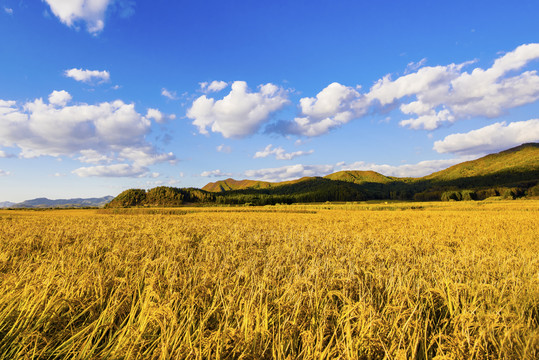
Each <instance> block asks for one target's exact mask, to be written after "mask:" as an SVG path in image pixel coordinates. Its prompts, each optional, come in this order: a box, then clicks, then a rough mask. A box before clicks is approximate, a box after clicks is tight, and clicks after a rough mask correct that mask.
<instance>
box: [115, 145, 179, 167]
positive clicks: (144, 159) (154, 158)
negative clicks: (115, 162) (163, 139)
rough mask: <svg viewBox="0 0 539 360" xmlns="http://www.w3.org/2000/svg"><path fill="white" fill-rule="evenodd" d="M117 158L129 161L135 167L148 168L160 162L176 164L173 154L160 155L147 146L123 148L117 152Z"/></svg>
mask: <svg viewBox="0 0 539 360" xmlns="http://www.w3.org/2000/svg"><path fill="white" fill-rule="evenodd" d="M118 158H119V159H120V160H124V159H125V160H130V161H132V162H133V164H134V165H136V166H150V165H154V164H157V163H162V162H169V163H171V164H173V163H175V162H176V156H174V154H173V153H171V152H169V153H167V154H160V153H158V152H157V151H156V150H155V149H154V148H153V147H152V146H149V145H148V146H143V147H125V148H123V149H122V150H121V151H120V152H119V154H118Z"/></svg>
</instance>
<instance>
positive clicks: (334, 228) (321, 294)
mask: <svg viewBox="0 0 539 360" xmlns="http://www.w3.org/2000/svg"><path fill="white" fill-rule="evenodd" d="M538 322H539V201H536V200H527V201H497V202H463V203H388V204H384V203H379V204H372V203H365V204H318V205H288V206H286V205H283V206H279V205H277V206H267V207H249V208H246V207H245V208H225V207H223V208H177V209H106V210H47V211H23V210H2V211H0V359H438V360H441V359H537V358H539V327H538Z"/></svg>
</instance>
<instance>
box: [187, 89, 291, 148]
mask: <svg viewBox="0 0 539 360" xmlns="http://www.w3.org/2000/svg"><path fill="white" fill-rule="evenodd" d="M288 102H289V101H288V99H287V93H286V91H285V90H284V89H282V88H280V87H278V86H276V85H273V84H265V85H260V86H259V87H258V91H257V92H251V91H249V89H248V88H247V83H246V82H244V81H235V82H234V83H233V84H232V89H231V91H230V93H229V94H228V95H226V96H225V97H224V98H223V99H221V100H215V99H213V98H208V97H206V95H202V96H200V97H199V98H198V99H196V100H195V101H194V102H193V104H192V105H191V108H189V110H188V111H187V117H188V118H190V119H193V125H195V126H197V127H198V129H199V132H200V133H202V134H207V133H208V130H207V128H208V127H210V129H211V131H213V132H219V133H221V134H222V135H223V136H224V137H226V138H242V137H245V136H248V135H252V134H254V133H255V132H257V131H258V130H259V129H260V127H261V125H262V124H263V123H265V122H266V121H268V119H269V118H270V116H271V114H272V113H273V112H275V111H277V110H280V109H282V108H283V107H284V106H285V105H286V104H288Z"/></svg>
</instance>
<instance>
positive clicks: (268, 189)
mask: <svg viewBox="0 0 539 360" xmlns="http://www.w3.org/2000/svg"><path fill="white" fill-rule="evenodd" d="M538 183H539V144H537V143H530V144H523V145H521V146H518V147H515V148H512V149H509V150H505V151H502V152H500V153H497V154H491V155H487V156H485V157H482V158H480V159H477V160H473V161H467V162H464V163H461V164H457V165H454V166H452V167H450V168H447V169H445V170H442V171H438V172H436V173H433V174H431V175H428V176H424V177H421V178H398V177H389V176H384V175H382V174H379V173H377V172H374V171H339V172H336V173H333V174H329V175H327V176H325V177H305V178H301V179H297V180H292V181H286V182H275V183H272V182H266V181H257V180H241V181H238V180H234V179H227V180H222V181H217V182H215V183H209V184H207V185H206V186H204V187H203V188H202V189H195V188H184V189H179V188H171V187H158V188H154V189H151V190H147V191H146V190H143V189H131V190H127V191H124V192H123V193H121V194H120V195H118V196H117V197H116V198H115V199H114V200H112V201H111V202H110V203H109V204H108V206H109V207H126V206H179V205H183V204H188V203H189V204H191V203H206V204H212V203H213V204H254V205H265V204H275V203H294V202H323V201H363V200H372V199H398V200H418V201H430V200H481V199H485V198H487V197H492V196H502V197H504V198H515V197H523V196H528V197H531V196H539V185H538Z"/></svg>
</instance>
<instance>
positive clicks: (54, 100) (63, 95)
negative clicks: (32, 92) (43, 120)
mask: <svg viewBox="0 0 539 360" xmlns="http://www.w3.org/2000/svg"><path fill="white" fill-rule="evenodd" d="M71 99H72V97H71V94H69V93H68V92H67V91H65V90H61V91H56V90H55V91H53V92H52V93H51V94H50V95H49V103H50V104H52V105H57V106H66V104H67V103H68V102H70V101H71Z"/></svg>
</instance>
